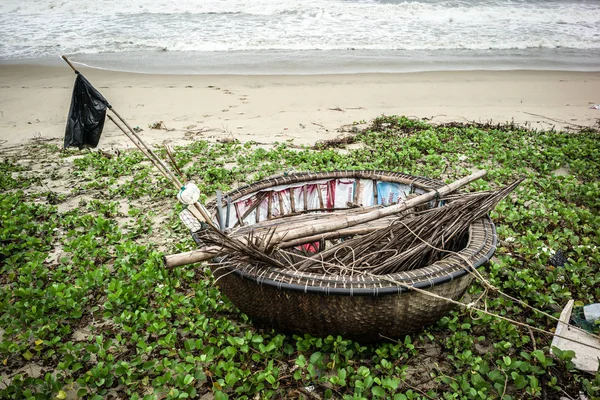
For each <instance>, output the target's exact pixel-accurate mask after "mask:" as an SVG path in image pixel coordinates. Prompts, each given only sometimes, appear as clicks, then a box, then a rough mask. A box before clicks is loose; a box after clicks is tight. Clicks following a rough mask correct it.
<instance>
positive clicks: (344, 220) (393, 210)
mask: <svg viewBox="0 0 600 400" xmlns="http://www.w3.org/2000/svg"><path fill="white" fill-rule="evenodd" d="M486 173H487V172H486V171H485V170H481V171H478V172H475V173H473V174H471V175H469V176H466V177H464V178H461V179H459V180H457V181H455V182H452V183H450V184H447V185H444V186H442V187H440V188H438V189H436V190H432V191H429V192H427V193H424V194H422V195H419V196H417V197H413V198H412V199H409V200H405V201H402V202H400V203H398V204H394V205H391V206H388V207H383V208H379V209H376V210H373V211H370V212H368V213H364V214H357V215H348V216H345V217H338V218H336V219H335V220H333V221H330V222H321V223H314V222H312V221H308V223H304V224H300V225H299V226H296V227H294V228H291V229H289V230H286V231H284V232H275V234H274V235H273V236H272V238H271V240H270V243H271V244H279V243H282V242H284V241H286V242H290V241H292V240H296V239H301V238H306V237H310V236H314V235H319V234H323V233H325V232H331V231H337V230H340V229H346V228H350V227H352V226H355V225H358V224H364V223H366V222H370V221H374V220H376V219H380V218H384V217H388V216H391V215H394V214H397V213H399V212H402V211H404V210H406V209H409V208H412V207H414V206H417V205H419V204H423V203H427V202H428V201H431V200H434V199H436V198H439V197H441V196H445V195H447V194H448V193H451V192H454V191H455V190H457V189H459V188H460V187H462V186H464V185H467V184H469V183H471V182H473V181H475V180H477V179H479V178H481V177H483V176H485V174H486Z"/></svg>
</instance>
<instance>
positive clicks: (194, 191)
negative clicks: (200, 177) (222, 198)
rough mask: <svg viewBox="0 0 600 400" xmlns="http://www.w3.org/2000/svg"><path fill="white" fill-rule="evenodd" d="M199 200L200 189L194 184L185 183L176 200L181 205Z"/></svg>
mask: <svg viewBox="0 0 600 400" xmlns="http://www.w3.org/2000/svg"><path fill="white" fill-rule="evenodd" d="M199 198H200V189H199V188H198V186H196V184H195V183H194V182H188V183H186V184H185V185H184V186H183V187H182V188H181V190H180V191H179V193H177V200H179V201H180V202H182V203H183V204H188V205H189V204H194V203H195V202H197V201H198V199H199Z"/></svg>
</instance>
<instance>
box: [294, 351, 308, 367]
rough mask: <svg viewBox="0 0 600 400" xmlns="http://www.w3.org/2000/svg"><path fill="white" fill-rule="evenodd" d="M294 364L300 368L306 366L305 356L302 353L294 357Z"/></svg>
mask: <svg viewBox="0 0 600 400" xmlns="http://www.w3.org/2000/svg"><path fill="white" fill-rule="evenodd" d="M296 365H297V366H299V367H300V368H304V367H305V366H306V358H305V357H304V356H303V355H302V354H300V355H299V356H298V358H296Z"/></svg>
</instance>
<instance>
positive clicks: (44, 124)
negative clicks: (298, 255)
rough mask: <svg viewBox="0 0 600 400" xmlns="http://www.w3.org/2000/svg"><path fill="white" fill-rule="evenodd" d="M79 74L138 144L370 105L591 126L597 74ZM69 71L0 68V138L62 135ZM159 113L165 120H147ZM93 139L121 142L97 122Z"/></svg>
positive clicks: (262, 132)
mask: <svg viewBox="0 0 600 400" xmlns="http://www.w3.org/2000/svg"><path fill="white" fill-rule="evenodd" d="M81 72H82V73H83V74H84V75H85V76H86V77H87V78H88V79H89V80H90V82H91V83H92V84H93V85H94V86H95V87H96V88H97V89H98V90H99V91H100V92H101V93H103V95H104V96H105V97H106V98H107V99H108V101H109V102H111V104H112V105H113V107H114V108H115V109H116V110H117V111H118V112H119V113H120V114H121V115H122V116H123V117H125V118H126V120H127V121H128V122H129V123H130V124H131V125H132V126H134V127H136V126H137V127H140V128H142V129H143V131H142V132H141V135H142V137H143V138H144V139H145V140H147V141H148V142H150V143H153V144H160V143H163V142H165V141H166V142H169V143H172V144H185V143H186V142H189V141H191V140H199V139H205V140H211V141H214V140H220V139H223V138H227V137H228V138H234V139H238V140H240V141H242V142H246V141H250V140H253V141H256V142H259V143H265V144H270V143H274V142H282V141H286V140H293V143H295V144H299V145H302V144H307V145H310V144H313V143H315V142H316V141H318V140H323V139H332V138H335V137H336V136H338V135H339V134H340V132H341V131H344V130H348V128H349V127H351V126H352V124H354V123H357V122H360V121H369V120H371V119H373V118H375V117H377V116H379V115H381V114H388V115H391V114H398V115H406V116H410V117H416V118H427V119H430V120H431V121H432V122H434V123H442V122H448V121H458V122H467V121H476V122H489V121H492V122H494V123H502V122H510V121H514V122H515V123H518V124H521V125H527V126H529V127H531V128H534V129H550V128H552V127H555V128H556V129H563V128H579V127H581V126H597V124H598V120H599V119H600V110H594V109H590V105H591V104H597V103H600V97H599V96H600V95H599V93H600V72H560V71H463V72H421V73H403V74H351V75H296V76H285V75H281V76H262V75H259V76H243V75H218V76H216V75H147V74H134V73H123V72H113V71H106V70H99V69H90V68H81ZM73 81H74V74H73V73H72V72H71V70H70V69H69V68H68V67H67V66H66V65H65V66H64V67H50V66H36V65H2V66H0V132H1V134H0V147H12V146H15V145H19V144H22V143H26V142H28V141H30V140H32V139H36V138H38V139H44V140H49V141H52V142H56V143H57V144H60V143H62V138H63V135H64V127H65V121H66V116H67V112H68V109H69V104H70V97H71V92H72V87H73ZM160 121H162V123H163V126H164V127H166V128H167V130H165V129H158V130H157V129H150V127H149V126H150V125H152V124H155V123H156V122H160ZM100 147H102V148H111V147H121V148H123V147H132V144H131V143H130V142H129V141H128V140H127V138H125V137H124V135H123V134H122V133H121V132H120V131H118V130H117V128H116V127H115V126H114V125H112V124H111V123H110V122H109V121H107V123H106V127H105V131H104V135H103V137H102V140H101V142H100Z"/></svg>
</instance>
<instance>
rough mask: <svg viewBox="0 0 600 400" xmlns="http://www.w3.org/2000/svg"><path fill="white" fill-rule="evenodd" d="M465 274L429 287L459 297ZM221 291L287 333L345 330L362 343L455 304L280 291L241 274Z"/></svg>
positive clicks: (416, 324) (402, 331)
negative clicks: (245, 277) (241, 276)
mask: <svg viewBox="0 0 600 400" xmlns="http://www.w3.org/2000/svg"><path fill="white" fill-rule="evenodd" d="M470 282H471V277H470V276H468V275H465V276H463V277H461V278H458V279H456V280H453V281H452V282H448V283H446V284H442V285H438V286H434V287H433V288H431V289H429V290H430V291H431V292H432V293H435V294H438V295H440V296H443V297H447V298H452V299H459V298H460V297H462V295H463V294H464V292H465V290H466V289H467V288H468V287H469V284H470ZM219 286H220V288H221V290H222V291H223V292H224V293H226V294H227V296H228V297H229V299H230V300H231V301H232V302H233V303H234V304H236V305H237V306H238V308H239V309H240V310H241V311H242V312H244V313H245V314H247V315H248V316H250V317H251V318H252V320H253V321H254V322H256V323H258V324H259V325H261V326H264V327H267V328H275V329H277V330H279V331H282V332H287V333H297V334H304V333H310V334H311V335H313V336H318V337H325V336H327V335H334V336H335V335H342V336H343V337H344V338H347V339H353V340H357V341H361V342H365V343H366V342H374V341H377V340H382V339H383V338H384V337H388V338H399V337H403V336H404V335H406V334H410V333H414V332H418V331H420V330H422V329H423V328H424V327H426V326H428V325H431V324H434V323H435V322H436V321H438V320H439V319H440V318H441V317H443V316H444V315H446V314H447V313H448V312H449V311H450V310H451V309H452V308H453V306H452V305H451V304H450V303H448V302H447V301H445V300H439V299H435V298H432V297H430V296H427V295H425V294H423V293H416V292H403V293H399V294H395V295H382V296H336V295H326V294H320V293H304V292H300V291H289V290H281V289H278V288H277V287H275V286H270V285H269V286H267V285H259V284H257V283H256V282H253V281H251V280H248V279H244V278H240V277H239V276H237V275H233V274H230V275H227V276H225V277H223V278H222V279H220V280H219Z"/></svg>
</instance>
